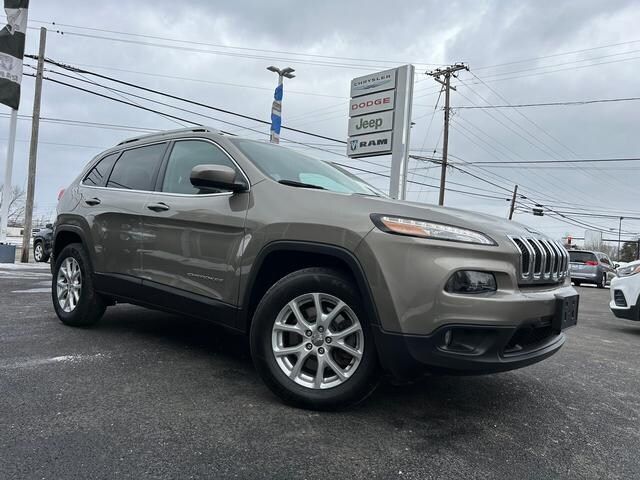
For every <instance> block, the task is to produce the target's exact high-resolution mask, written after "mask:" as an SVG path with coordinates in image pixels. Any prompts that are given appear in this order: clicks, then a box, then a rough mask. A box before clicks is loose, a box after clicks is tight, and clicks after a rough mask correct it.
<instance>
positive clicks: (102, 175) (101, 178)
mask: <svg viewBox="0 0 640 480" xmlns="http://www.w3.org/2000/svg"><path fill="white" fill-rule="evenodd" d="M118 155H120V152H117V153H112V154H111V155H107V156H106V157H104V158H103V159H102V160H100V161H99V162H98V163H96V164H95V166H94V167H93V168H92V169H91V170H89V173H87V176H86V177H84V180H83V181H82V183H83V184H84V185H88V186H91V187H104V184H105V182H106V181H107V177H108V176H109V173H110V172H111V169H112V168H113V164H114V163H116V160H117V159H118Z"/></svg>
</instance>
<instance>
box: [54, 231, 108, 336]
mask: <svg viewBox="0 0 640 480" xmlns="http://www.w3.org/2000/svg"><path fill="white" fill-rule="evenodd" d="M91 274H92V272H91V263H90V262H89V256H88V255H87V253H86V251H85V250H84V247H83V246H82V244H80V243H72V244H70V245H67V246H66V247H64V249H63V250H62V251H61V252H60V254H59V255H57V256H56V262H55V266H54V268H53V279H52V285H51V296H52V300H53V308H54V309H55V311H56V314H57V315H58V318H59V319H60V321H61V322H62V323H64V324H65V325H70V326H72V327H88V326H90V325H93V324H95V323H96V322H98V320H100V319H101V318H102V315H103V314H104V311H105V308H106V305H105V302H104V299H103V298H102V297H101V296H100V295H99V294H98V293H96V291H95V290H94V288H93V278H92V275H91Z"/></svg>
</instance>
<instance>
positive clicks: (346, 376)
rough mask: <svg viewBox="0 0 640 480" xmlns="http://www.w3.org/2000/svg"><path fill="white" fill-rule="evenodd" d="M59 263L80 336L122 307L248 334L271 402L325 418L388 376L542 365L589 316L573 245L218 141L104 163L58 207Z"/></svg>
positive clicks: (333, 169) (141, 150)
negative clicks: (572, 261)
mask: <svg viewBox="0 0 640 480" xmlns="http://www.w3.org/2000/svg"><path fill="white" fill-rule="evenodd" d="M52 253H53V262H52V264H53V291H52V294H53V295H52V296H53V305H54V307H55V310H56V313H57V315H58V317H59V318H60V320H61V321H62V322H64V323H65V324H68V325H74V326H87V325H91V324H93V323H95V322H96V321H98V320H99V319H100V318H101V317H102V315H103V314H104V312H105V308H106V307H107V306H109V305H113V304H114V303H116V302H123V303H133V304H137V305H142V306H145V307H150V308H155V309H160V310H165V311H169V312H174V313H177V314H178V315H185V316H187V315H188V316H193V317H198V318H202V319H206V320H210V321H212V322H216V323H218V324H220V325H222V326H225V327H227V328H229V329H232V330H235V331H237V332H241V333H244V334H247V335H249V336H250V343H251V352H252V356H253V361H254V363H255V366H256V369H257V370H258V373H259V374H260V376H261V377H262V378H263V379H264V381H265V383H266V384H267V385H268V386H269V388H270V389H271V390H272V391H273V392H275V393H276V394H277V395H279V396H280V397H281V398H282V399H283V400H285V401H286V402H288V403H290V404H294V405H297V406H303V407H307V408H315V409H330V408H339V407H344V406H348V405H352V404H354V403H356V402H358V401H361V400H362V399H364V398H366V396H367V395H369V394H370V393H371V392H372V391H373V389H374V388H375V386H376V384H377V383H378V379H379V377H380V373H381V372H382V371H384V372H387V373H390V374H392V375H393V376H395V377H398V378H401V379H408V378H412V377H414V376H416V375H419V374H423V373H425V372H430V373H453V374H479V373H490V372H498V371H504V370H510V369H515V368H520V367H523V366H526V365H530V364H532V363H535V362H538V361H540V360H542V359H544V358H547V357H549V356H550V355H552V354H553V353H555V352H556V351H558V349H559V348H560V347H561V346H562V344H563V343H564V341H565V335H564V333H563V330H564V329H565V328H567V327H569V326H572V325H574V324H575V323H576V317H577V306H578V297H577V295H576V292H575V290H574V289H573V288H572V287H571V285H570V281H569V277H568V275H567V270H568V266H569V257H568V255H567V252H566V251H565V249H564V248H563V247H562V245H560V244H559V243H557V242H555V241H553V240H550V239H548V238H546V237H544V236H543V235H541V234H539V233H536V232H535V231H532V230H530V229H528V228H527V227H524V226H522V225H519V224H517V223H514V222H509V221H506V220H503V219H499V218H496V217H492V216H488V215H481V214H478V213H472V212H466V211H462V210H455V209H451V208H438V207H434V206H429V205H423V204H417V203H410V202H400V201H394V200H391V199H389V198H387V197H385V196H384V195H382V194H380V193H379V192H378V191H376V190H375V189H374V188H373V187H371V186H369V185H368V184H366V183H365V182H363V181H362V180H360V179H358V178H357V177H355V176H353V175H352V174H350V173H348V172H347V171H345V170H344V169H342V168H340V167H338V166H336V165H333V164H331V163H327V162H323V161H320V160H317V159H313V158H310V157H307V156H305V155H302V154H300V153H298V152H296V151H293V150H290V149H287V148H283V147H280V146H277V145H272V144H268V143H262V142H258V141H253V140H247V139H243V138H239V137H234V136H228V135H223V134H221V133H219V132H216V131H214V130H210V129H207V128H195V129H187V130H180V131H173V132H166V133H161V134H154V135H150V136H144V137H140V138H135V139H131V140H126V141H123V142H122V143H120V144H118V145H117V146H115V147H113V148H111V149H109V150H107V151H106V152H104V153H102V154H100V155H98V156H97V157H95V158H94V159H93V160H92V161H91V162H89V164H88V165H87V166H86V168H85V169H84V170H83V171H82V173H81V174H80V175H79V176H78V178H77V179H76V180H75V181H74V182H73V183H72V184H71V185H70V186H69V188H67V189H66V191H65V193H64V194H63V196H62V198H61V200H60V202H59V205H58V216H57V221H56V224H55V231H54V244H53V252H52Z"/></svg>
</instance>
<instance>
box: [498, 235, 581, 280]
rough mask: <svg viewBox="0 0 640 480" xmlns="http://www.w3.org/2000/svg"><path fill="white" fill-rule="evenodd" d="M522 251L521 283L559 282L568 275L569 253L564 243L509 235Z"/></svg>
mask: <svg viewBox="0 0 640 480" xmlns="http://www.w3.org/2000/svg"><path fill="white" fill-rule="evenodd" d="M509 238H510V239H511V241H512V242H513V244H514V245H515V246H516V248H517V249H518V252H520V264H519V265H518V277H519V282H518V283H519V284H521V285H522V284H525V285H526V284H541V283H558V282H561V281H563V280H564V279H565V278H566V276H567V275H568V268H569V253H567V250H566V249H565V248H564V247H563V246H562V244H560V243H558V242H555V241H553V240H546V239H543V238H534V237H509Z"/></svg>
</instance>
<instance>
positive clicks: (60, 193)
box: [58, 188, 64, 201]
mask: <svg viewBox="0 0 640 480" xmlns="http://www.w3.org/2000/svg"><path fill="white" fill-rule="evenodd" d="M62 195H64V188H63V189H61V190H60V191H59V192H58V201H60V199H61V198H62Z"/></svg>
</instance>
